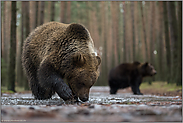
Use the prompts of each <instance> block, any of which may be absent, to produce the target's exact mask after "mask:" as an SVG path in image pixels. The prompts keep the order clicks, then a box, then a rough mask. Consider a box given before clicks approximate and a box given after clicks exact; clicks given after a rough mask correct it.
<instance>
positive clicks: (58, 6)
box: [1, 1, 182, 91]
mask: <svg viewBox="0 0 183 123" xmlns="http://www.w3.org/2000/svg"><path fill="white" fill-rule="evenodd" d="M50 21H57V22H63V23H81V24H83V25H84V26H85V27H86V28H88V30H89V31H90V33H91V37H92V38H93V41H94V44H95V48H96V51H97V53H98V54H99V55H100V56H101V57H102V64H101V67H100V68H101V74H100V77H99V79H98V81H97V83H96V84H95V85H103V86H104V85H108V82H107V78H108V72H109V71H110V69H111V68H113V67H115V66H117V65H118V64H120V63H123V62H133V61H140V62H149V63H151V64H152V65H153V66H154V67H155V69H156V70H157V75H155V76H154V77H153V78H149V79H145V80H144V81H146V82H149V84H151V82H152V81H166V82H168V83H176V85H182V1H178V2H177V1H174V2H159V1H153V2H147V1H145V2H144V1H143V2H141V1H138V2H136V1H135V2H127V1H118V2H111V1H105V2H104V1H99V2H96V1H92V2H91V1H88V2H81V1H79V2H78V1H67V2H64V1H58V2H53V1H52V2H51V1H40V2H38V1H30V2H28V1H27V2H23V1H22V2H21V1H18V2H15V1H14V2H10V1H1V86H5V87H7V88H8V90H12V91H15V86H18V87H23V88H24V89H25V90H28V89H29V87H28V83H27V80H26V77H25V75H24V72H23V71H22V66H21V52H22V44H23V41H24V40H25V39H26V37H27V36H28V34H29V33H30V32H31V31H32V30H34V29H35V28H36V27H37V26H39V25H42V24H43V23H46V22H50Z"/></svg>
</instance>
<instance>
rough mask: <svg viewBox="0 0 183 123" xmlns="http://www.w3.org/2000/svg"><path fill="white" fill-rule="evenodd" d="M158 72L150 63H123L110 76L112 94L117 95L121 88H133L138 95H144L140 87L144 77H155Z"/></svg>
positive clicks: (109, 82)
mask: <svg viewBox="0 0 183 123" xmlns="http://www.w3.org/2000/svg"><path fill="white" fill-rule="evenodd" d="M155 74H156V70H155V69H154V67H153V66H152V65H151V64H149V63H147V62H146V63H144V64H141V63H139V62H134V63H123V64H120V65H119V66H117V67H115V68H113V69H112V70H111V71H110V73H109V76H108V84H109V86H110V94H116V92H117V90H118V89H120V88H122V89H123V88H126V87H131V89H132V91H133V93H134V94H136V95H142V93H141V92H140V89H139V86H140V84H141V83H142V79H143V77H146V76H153V75H155Z"/></svg>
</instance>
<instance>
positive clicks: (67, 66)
mask: <svg viewBox="0 0 183 123" xmlns="http://www.w3.org/2000/svg"><path fill="white" fill-rule="evenodd" d="M100 63H101V58H100V57H99V56H96V55H95V52H94V44H93V40H92V38H91V36H90V33H89V31H88V30H87V29H86V28H85V27H84V26H83V25H80V24H75V23H73V24H63V23H58V22H49V23H46V24H43V25H41V26H39V27H37V28H36V29H35V30H34V31H32V32H31V33H30V35H29V36H28V37H27V39H26V40H25V42H24V45H23V53H22V65H23V68H24V69H25V72H26V75H27V78H28V81H29V84H30V88H31V90H32V93H33V95H34V96H35V98H36V99H49V98H51V97H52V95H53V94H54V93H55V92H56V93H57V94H58V95H59V96H60V97H61V98H62V99H64V100H72V99H73V98H74V99H76V100H77V99H78V97H79V98H80V100H81V101H87V100H88V98H89V90H90V88H91V86H92V85H93V84H94V83H95V82H96V80H97V78H98V76H99V69H98V67H99V65H100ZM64 80H66V81H67V82H64Z"/></svg>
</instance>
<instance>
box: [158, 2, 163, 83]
mask: <svg viewBox="0 0 183 123" xmlns="http://www.w3.org/2000/svg"><path fill="white" fill-rule="evenodd" d="M158 3H159V9H158V10H159V19H158V21H159V22H158V24H159V26H158V27H159V30H158V47H157V48H158V63H159V64H158V66H159V68H160V69H159V73H160V74H159V77H160V78H159V79H160V80H161V81H163V80H164V65H163V61H164V57H163V33H162V32H163V18H162V16H163V2H162V1H161V2H158Z"/></svg>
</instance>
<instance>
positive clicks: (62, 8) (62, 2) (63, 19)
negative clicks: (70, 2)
mask: <svg viewBox="0 0 183 123" xmlns="http://www.w3.org/2000/svg"><path fill="white" fill-rule="evenodd" d="M65 3H66V2H65V1H61V2H60V8H61V9H60V10H61V12H60V22H62V23H65V22H66V18H65V8H66V5H65Z"/></svg>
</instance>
